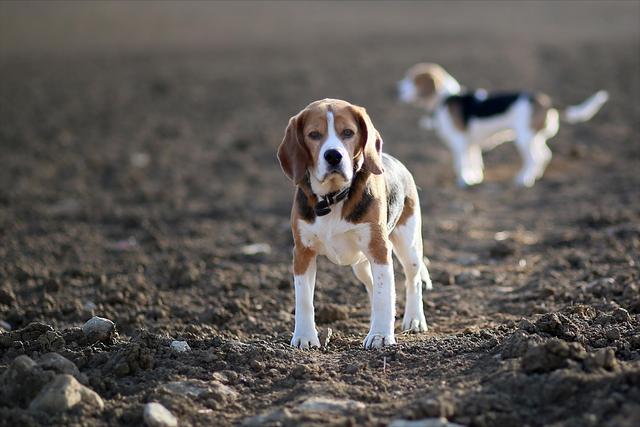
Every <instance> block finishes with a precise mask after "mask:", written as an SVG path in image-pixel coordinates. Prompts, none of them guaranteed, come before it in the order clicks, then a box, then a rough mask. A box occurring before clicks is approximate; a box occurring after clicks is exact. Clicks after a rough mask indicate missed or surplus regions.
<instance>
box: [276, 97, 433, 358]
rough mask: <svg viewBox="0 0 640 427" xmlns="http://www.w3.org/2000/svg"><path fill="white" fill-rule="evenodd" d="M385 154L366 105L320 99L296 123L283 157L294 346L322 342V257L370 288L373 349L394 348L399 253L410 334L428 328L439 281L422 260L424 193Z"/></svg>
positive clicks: (288, 134)
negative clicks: (430, 294) (426, 302)
mask: <svg viewBox="0 0 640 427" xmlns="http://www.w3.org/2000/svg"><path fill="white" fill-rule="evenodd" d="M381 149H382V139H381V137H380V134H379V133H378V131H377V130H376V129H375V128H374V127H373V124H372V123H371V119H370V118H369V116H368V115H367V112H366V111H365V109H364V108H361V107H358V106H355V105H352V104H350V103H348V102H345V101H341V100H337V99H324V100H321V101H316V102H313V103H311V104H309V105H308V106H307V107H306V108H305V109H304V110H302V111H301V112H300V113H298V114H297V115H295V116H294V117H292V118H291V120H290V121H289V125H288V127H287V129H286V132H285V136H284V139H283V140H282V143H281V144H280V147H279V148H278V160H279V161H280V165H281V167H282V170H283V171H284V173H285V175H286V176H287V177H288V178H289V179H291V180H292V181H293V182H294V183H295V185H296V193H295V197H294V201H293V209H292V211H291V228H292V231H293V240H294V250H293V274H294V286H295V330H294V332H293V338H292V339H291V345H292V346H295V347H299V348H309V347H313V346H316V347H317V346H320V342H319V341H318V333H317V331H316V326H315V320H314V308H313V291H314V287H315V281H316V257H317V256H318V255H325V256H326V257H327V258H329V259H330V260H331V261H332V262H334V263H335V264H338V265H350V266H351V267H352V269H353V272H354V273H355V275H356V277H357V278H358V279H359V280H360V281H361V282H362V283H364V285H365V287H366V289H367V293H368V294H369V302H370V305H371V325H370V329H369V334H368V335H367V336H366V338H365V339H364V342H363V345H364V347H365V348H380V347H383V346H386V345H392V344H395V343H396V339H395V336H394V320H395V302H396V301H395V285H394V276H393V262H392V259H391V251H392V249H393V252H394V253H395V254H396V256H397V258H398V260H399V261H400V263H401V264H402V267H403V269H404V274H405V287H406V305H405V311H404V319H403V322H402V329H403V330H405V331H412V332H422V331H426V330H427V322H426V319H425V316H424V311H423V307H422V282H425V283H426V285H427V288H428V289H429V288H431V281H430V279H429V272H428V271H427V267H426V266H425V264H424V262H423V258H422V233H421V228H422V223H421V216H420V203H419V201H418V192H417V190H416V185H415V183H414V181H413V177H412V176H411V174H410V173H409V171H408V170H407V169H406V168H405V167H404V166H403V165H402V163H400V162H399V161H398V160H396V159H394V158H393V157H391V156H389V155H387V154H382V151H381Z"/></svg>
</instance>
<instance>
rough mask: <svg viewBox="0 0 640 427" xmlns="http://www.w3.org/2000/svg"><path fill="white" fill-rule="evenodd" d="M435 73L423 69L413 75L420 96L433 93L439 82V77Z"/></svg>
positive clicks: (429, 95) (425, 96)
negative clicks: (421, 71)
mask: <svg viewBox="0 0 640 427" xmlns="http://www.w3.org/2000/svg"><path fill="white" fill-rule="evenodd" d="M436 74H437V73H434V72H431V71H425V72H423V73H420V74H418V75H417V76H415V78H414V80H413V81H414V84H415V85H416V89H417V90H418V94H419V95H420V96H422V97H424V98H429V97H431V96H433V95H435V93H436V91H437V90H438V87H439V86H440V84H441V82H440V80H441V79H440V78H439V77H438V76H437V75H436Z"/></svg>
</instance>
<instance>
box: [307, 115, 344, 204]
mask: <svg viewBox="0 0 640 427" xmlns="http://www.w3.org/2000/svg"><path fill="white" fill-rule="evenodd" d="M328 150H336V151H338V152H339V153H340V154H342V161H341V162H340V168H341V170H342V173H343V174H344V179H345V181H346V182H350V181H351V179H352V178H353V163H352V160H351V156H350V155H349V151H348V150H347V147H346V146H345V145H344V143H343V142H342V140H341V139H340V138H339V137H338V135H337V134H336V129H335V120H334V117H333V113H332V112H331V111H328V112H327V138H326V139H325V141H324V142H323V143H322V147H321V148H320V154H319V157H318V164H317V165H316V166H315V167H314V168H313V170H312V174H311V189H312V190H313V192H314V193H315V194H318V195H320V196H324V195H325V194H327V193H330V192H331V191H334V189H333V188H332V186H331V183H330V182H327V181H328V180H325V178H326V176H327V173H328V172H329V166H330V165H329V163H327V161H326V160H325V158H324V154H325V153H326V152H327V151H328Z"/></svg>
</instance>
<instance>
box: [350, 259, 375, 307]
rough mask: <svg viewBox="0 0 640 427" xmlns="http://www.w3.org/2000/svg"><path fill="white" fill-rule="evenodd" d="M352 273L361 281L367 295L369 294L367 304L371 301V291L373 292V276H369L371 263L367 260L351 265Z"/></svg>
mask: <svg viewBox="0 0 640 427" xmlns="http://www.w3.org/2000/svg"><path fill="white" fill-rule="evenodd" d="M351 268H352V269H353V274H355V275H356V278H357V279H358V280H360V281H361V282H362V284H363V285H364V287H365V288H366V289H367V295H368V296H369V305H371V303H372V300H371V298H372V292H373V277H372V276H371V264H370V263H369V261H363V262H361V263H359V264H355V265H352V266H351Z"/></svg>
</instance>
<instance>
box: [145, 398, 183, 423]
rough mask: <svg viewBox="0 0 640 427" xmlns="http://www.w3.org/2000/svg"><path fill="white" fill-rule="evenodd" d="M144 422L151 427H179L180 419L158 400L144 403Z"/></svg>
mask: <svg viewBox="0 0 640 427" xmlns="http://www.w3.org/2000/svg"><path fill="white" fill-rule="evenodd" d="M143 419H144V423H145V424H146V425H147V426H149V427H177V426H178V419H177V418H176V417H175V416H174V415H173V414H172V413H171V412H169V410H168V409H167V408H165V407H164V406H162V405H161V404H160V403H157V402H150V403H147V404H146V405H144V412H143Z"/></svg>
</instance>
